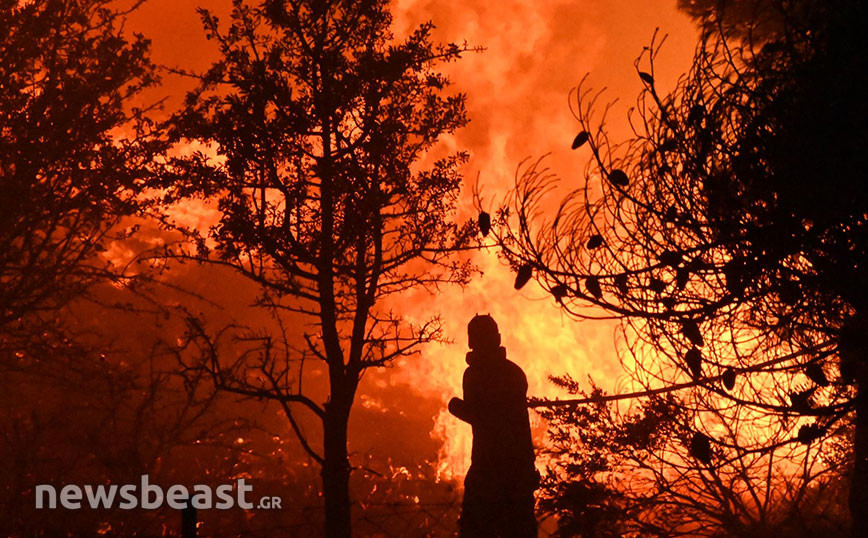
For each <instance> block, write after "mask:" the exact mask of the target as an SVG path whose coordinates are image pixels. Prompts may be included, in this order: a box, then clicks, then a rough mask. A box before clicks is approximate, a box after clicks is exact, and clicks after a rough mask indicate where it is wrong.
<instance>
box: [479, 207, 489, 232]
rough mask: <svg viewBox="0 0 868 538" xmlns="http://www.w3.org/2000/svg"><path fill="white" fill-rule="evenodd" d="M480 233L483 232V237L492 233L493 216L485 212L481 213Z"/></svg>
mask: <svg viewBox="0 0 868 538" xmlns="http://www.w3.org/2000/svg"><path fill="white" fill-rule="evenodd" d="M479 231H480V232H482V237H485V236H487V235H488V232H490V231H491V215H489V214H488V213H486V212H485V211H480V212H479Z"/></svg>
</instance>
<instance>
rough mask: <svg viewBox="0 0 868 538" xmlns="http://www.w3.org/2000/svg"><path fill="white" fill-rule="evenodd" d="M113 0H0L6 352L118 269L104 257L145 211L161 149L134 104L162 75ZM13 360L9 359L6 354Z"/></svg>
mask: <svg viewBox="0 0 868 538" xmlns="http://www.w3.org/2000/svg"><path fill="white" fill-rule="evenodd" d="M108 4H109V2H106V1H104V0H50V1H46V2H19V1H17V0H2V1H0V27H2V28H3V32H2V34H3V35H2V36H0V81H2V82H0V188H2V194H0V353H3V354H4V355H6V354H15V353H19V354H20V353H24V349H25V348H26V347H27V346H28V345H30V343H32V342H33V341H34V340H38V341H44V340H45V339H46V338H47V335H48V333H54V332H56V331H58V329H59V328H58V327H57V326H56V323H55V322H54V320H53V315H54V313H55V312H56V311H57V309H58V308H60V307H62V306H64V305H65V304H67V303H68V302H69V301H70V300H71V299H73V298H75V297H78V296H80V295H81V294H82V293H84V292H85V290H87V289H88V287H89V286H90V285H91V284H93V283H94V282H95V281H97V280H99V279H101V278H118V275H119V270H118V269H119V268H118V267H116V266H114V265H113V264H112V263H111V261H110V260H109V259H108V258H104V257H101V256H100V252H101V251H103V250H105V246H106V244H107V243H108V242H109V241H111V240H113V239H115V238H117V237H118V236H123V235H125V234H126V233H127V232H121V231H119V230H118V228H117V225H118V223H119V222H120V220H121V219H122V218H124V217H126V216H130V215H135V214H138V213H139V212H140V211H141V210H142V200H141V199H140V198H139V196H140V195H141V193H142V189H143V186H144V179H145V178H146V177H147V173H148V170H147V169H148V167H149V164H150V163H151V161H152V158H153V155H154V154H156V153H158V151H159V147H158V145H157V143H156V142H155V137H153V136H151V132H150V126H149V123H148V122H147V121H146V120H145V119H144V117H143V112H142V111H141V110H139V109H135V108H132V105H131V103H132V100H133V98H135V97H136V95H137V94H138V93H139V92H140V91H141V90H142V89H143V88H145V87H148V86H151V85H153V84H154V83H155V82H156V76H155V74H154V68H153V66H152V64H151V63H150V61H149V60H148V42H147V40H146V39H144V38H143V37H142V36H140V35H135V36H133V37H132V38H127V37H125V36H124V35H123V33H122V31H121V20H122V16H123V13H120V12H118V11H115V10H113V9H111V8H109V7H108ZM5 359H6V357H4V360H5Z"/></svg>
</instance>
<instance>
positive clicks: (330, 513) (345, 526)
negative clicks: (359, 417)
mask: <svg viewBox="0 0 868 538" xmlns="http://www.w3.org/2000/svg"><path fill="white" fill-rule="evenodd" d="M349 415H350V414H349V406H343V405H336V402H335V401H332V402H329V403H328V404H326V415H325V420H324V421H323V433H324V438H323V459H324V462H323V466H322V483H323V498H324V499H325V535H326V538H350V535H351V533H352V526H351V522H350V462H349V460H348V459H347V424H348V422H349Z"/></svg>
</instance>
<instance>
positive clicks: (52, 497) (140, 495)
mask: <svg viewBox="0 0 868 538" xmlns="http://www.w3.org/2000/svg"><path fill="white" fill-rule="evenodd" d="M35 491H36V508H37V509H42V508H50V509H52V508H57V501H58V499H60V506H61V507H63V508H66V509H67V510H79V509H81V508H82V506H83V505H85V504H86V505H87V506H89V507H90V508H93V509H97V508H112V507H114V506H115V501H117V507H118V508H120V509H123V510H132V509H134V508H144V509H145V510H156V509H158V508H160V507H161V506H162V505H163V502H165V503H166V504H168V505H169V506H170V507H171V508H175V509H176V510H183V509H184V508H188V507H189V506H191V505H192V506H193V507H194V508H196V509H199V510H209V509H211V508H216V509H217V510H229V509H230V508H232V507H233V506H238V507H239V508H242V509H244V510H252V509H253V508H254V507H255V508H260V509H275V508H280V507H281V506H280V503H281V499H280V497H270V496H266V497H261V498H260V499H259V502H258V503H257V504H256V505H254V503H252V502H250V501H249V500H248V497H247V495H248V494H251V498H252V493H253V486H252V485H250V484H248V483H246V481H245V480H244V479H243V478H239V479H238V480H236V481H235V484H223V485H221V486H217V487H216V488H213V489H212V488H211V486H207V485H205V484H196V485H194V486H193V491H192V494H191V492H190V491H189V490H188V489H187V488H186V487H185V486H181V485H174V486H170V487H169V488H168V489H167V490H166V492H165V495H164V494H163V488H161V487H160V486H158V485H156V484H151V483H150V482H149V481H148V475H142V480H141V483H140V484H126V485H122V486H119V485H117V484H111V485H108V486H107V485H104V484H102V485H99V486H83V487H82V486H76V485H75V484H69V485H66V486H63V487H62V488H61V489H60V494H59V495H58V492H57V489H56V488H55V487H54V486H52V485H50V484H40V485H38V486H36V490H35Z"/></svg>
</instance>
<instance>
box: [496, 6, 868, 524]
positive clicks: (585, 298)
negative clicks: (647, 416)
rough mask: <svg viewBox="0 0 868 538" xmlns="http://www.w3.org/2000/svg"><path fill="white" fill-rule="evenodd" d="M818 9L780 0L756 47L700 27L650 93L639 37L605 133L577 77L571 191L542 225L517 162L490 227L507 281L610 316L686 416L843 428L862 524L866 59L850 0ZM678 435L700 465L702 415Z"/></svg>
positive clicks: (810, 437) (751, 441) (867, 479)
mask: <svg viewBox="0 0 868 538" xmlns="http://www.w3.org/2000/svg"><path fill="white" fill-rule="evenodd" d="M819 4H821V3H817V4H816V5H814V6H813V8H815V9H811V6H805V5H803V4H800V9H798V10H787V9H786V5H783V6H782V8H783V9H784V11H783V13H784V14H785V15H786V17H784V18H783V19H782V20H784V21H785V22H786V24H785V26H784V27H782V28H781V29H780V30H778V31H776V32H775V33H774V34H773V35H772V36H771V37H769V38H768V39H767V40H766V41H765V42H764V43H762V45H761V46H759V45H757V44H755V43H753V42H751V41H749V40H748V41H737V40H736V41H733V40H732V39H729V37H728V35H727V34H726V33H725V32H721V31H720V25H711V26H710V27H709V28H710V29H707V30H706V32H705V33H704V34H703V36H702V40H701V44H700V46H699V48H698V50H697V54H696V57H695V60H694V63H693V67H692V69H691V70H690V72H689V73H688V74H686V75H685V76H684V77H682V78H681V79H680V81H679V83H678V85H677V87H676V89H675V91H674V92H673V93H671V94H669V95H661V94H659V93H658V91H657V88H656V86H655V80H654V58H655V55H656V53H657V51H658V50H659V48H658V47H656V46H652V47H651V48H650V49H649V51H650V52H649V53H648V54H647V55H646V56H644V60H645V61H646V64H645V65H643V64H642V60H643V58H640V61H637V70H639V76H640V77H641V79H642V80H643V82H644V84H645V89H644V90H643V92H642V93H641V95H640V97H639V100H638V105H637V111H638V116H632V118H633V122H632V123H633V126H634V132H635V137H634V138H633V139H631V140H628V141H627V142H625V143H623V144H619V145H615V144H613V143H611V142H610V141H609V139H608V138H607V136H606V133H605V131H604V130H603V128H602V127H595V125H600V126H601V125H602V121H600V119H599V118H596V119H595V118H594V117H593V113H594V112H595V111H596V110H597V107H596V106H595V96H594V95H593V94H591V93H589V92H588V91H587V90H586V89H583V88H582V87H580V88H579V90H578V92H577V93H576V97H577V102H576V107H575V109H574V114H575V115H576V117H577V119H578V120H579V123H580V125H581V132H580V134H579V135H577V136H576V138H575V140H574V142H573V147H574V148H579V147H583V146H586V147H587V148H588V150H589V151H590V152H591V155H592V159H591V163H590V165H589V169H588V171H587V174H586V177H587V181H586V183H585V185H584V187H582V188H580V189H578V190H577V191H575V192H573V193H571V194H570V195H568V196H567V197H566V199H565V200H564V201H563V202H562V203H561V205H560V206H558V209H557V210H556V213H555V215H554V217H553V218H551V219H550V220H544V218H543V215H545V212H544V210H545V208H546V206H545V205H544V201H543V200H544V195H545V193H546V192H548V191H549V190H550V188H551V187H553V183H552V181H553V180H552V179H551V176H550V175H549V174H547V173H546V172H545V171H543V170H542V169H541V168H540V167H539V166H538V165H536V166H533V165H532V166H530V167H526V168H525V170H524V172H523V173H522V174H521V175H520V176H519V178H518V181H517V188H516V191H515V192H514V195H513V198H512V199H511V200H510V201H509V202H508V205H510V206H511V208H512V209H513V211H515V212H516V213H517V215H516V220H515V221H512V222H515V224H513V226H512V227H508V226H507V227H505V228H499V229H498V230H497V232H496V233H497V234H498V237H499V240H500V243H501V245H502V247H503V253H504V255H505V256H506V257H507V259H508V260H509V261H510V263H511V264H512V265H513V266H514V267H515V268H517V269H518V270H519V275H520V276H522V277H524V276H526V275H528V274H529V273H530V272H533V271H535V272H536V275H537V277H538V279H539V280H540V281H541V283H542V284H543V285H544V286H545V287H546V288H547V289H549V290H550V291H551V293H552V294H553V295H554V296H555V297H556V299H557V300H558V301H559V302H560V303H561V304H562V305H563V308H564V310H565V311H567V312H569V313H571V314H573V315H575V316H577V317H582V318H587V317H595V316H600V315H603V316H615V317H618V318H620V319H622V320H623V322H624V323H623V334H624V336H625V339H624V342H625V343H626V346H627V350H628V353H629V355H630V356H631V358H632V359H633V360H634V362H635V364H636V371H635V372H634V373H635V374H636V376H637V377H638V378H639V379H640V380H642V381H643V382H645V383H646V384H647V385H648V386H654V387H655V388H657V387H660V386H663V387H666V386H668V387H669V388H670V389H672V390H675V389H679V390H682V391H684V392H685V393H686V394H687V396H681V397H680V398H679V400H680V402H681V405H682V406H683V407H684V408H685V409H688V410H691V411H693V412H695V413H701V412H702V411H703V410H713V411H714V412H715V413H716V414H717V415H719V418H720V420H721V421H723V422H724V423H727V422H729V423H735V422H737V421H738V420H740V416H742V414H743V413H745V412H746V410H749V411H750V412H752V413H757V414H760V415H762V414H768V415H770V416H777V417H779V420H780V421H781V423H782V424H784V425H788V427H789V429H790V431H791V438H790V442H791V443H806V444H812V445H814V444H816V445H817V446H819V447H823V446H825V445H824V443H825V441H824V439H826V438H827V437H828V435H829V434H830V432H831V431H833V430H835V429H836V428H838V427H839V426H840V424H841V423H842V421H843V423H845V424H846V423H850V422H853V423H854V424H855V428H854V429H855V434H854V443H853V454H852V455H853V460H855V461H854V471H853V473H854V474H853V478H852V481H851V484H852V488H851V492H850V507H851V512H852V516H853V534H854V536H864V535H865V533H866V532H868V530H866V529H868V520H866V517H868V516H866V513H865V510H864V509H863V508H862V507H864V506H866V505H868V489H866V488H868V367H866V349H865V348H866V345H865V343H864V340H863V338H864V334H865V333H866V328H868V324H866V321H865V320H866V312H868V301H866V299H868V293H866V290H868V286H866V284H868V282H866V276H865V275H866V274H868V272H866V269H868V265H866V262H868V233H866V231H868V228H866V226H868V198H866V196H868V190H866V189H865V188H864V177H865V176H864V175H865V170H866V164H868V163H866V153H865V152H864V151H863V148H862V146H863V145H864V141H865V139H866V135H868V132H866V125H868V123H866V121H865V120H866V118H868V114H866V113H868V110H866V102H865V100H864V99H863V97H862V92H863V88H864V87H865V84H866V82H868V80H866V77H868V75H866V73H868V70H866V67H868V65H866V58H865V56H864V55H863V54H861V52H857V51H858V50H859V47H858V46H857V45H856V44H858V43H859V42H860V40H861V34H862V32H863V31H864V27H865V22H866V20H868V19H866V13H865V9H864V7H863V6H861V5H860V4H859V3H858V2H851V1H847V0H843V1H841V2H835V3H833V4H829V3H822V4H823V5H819ZM802 8H804V9H802ZM637 117H638V121H637V120H636V118H637ZM500 216H501V222H506V221H509V219H510V216H511V215H510V213H509V212H505V213H501V215H500ZM522 279H524V278H522ZM517 284H518V282H517ZM588 306H597V307H602V308H603V309H605V310H606V311H607V312H606V313H603V314H600V310H594V309H588V308H587V307H588ZM695 429H696V431H695V432H694V434H693V437H692V438H691V443H693V442H694V441H695V442H696V443H699V444H705V443H706V442H707V443H708V444H709V446H710V447H711V448H712V452H711V453H712V456H711V457H712V459H713V458H714V457H713V453H714V451H713V448H714V447H715V446H718V445H720V446H722V441H721V440H720V439H718V438H717V437H718V436H717V435H716V434H715V431H714V430H712V429H711V424H710V423H707V422H704V421H702V420H700V421H697V424H696V426H695ZM738 441H739V448H740V449H742V450H748V451H759V450H767V449H768V448H769V446H768V443H767V440H766V439H763V438H762V437H757V436H743V437H742V438H739V440H738ZM703 459H704V458H699V459H698V460H697V461H698V462H699V463H707V462H703V461H701V460H703Z"/></svg>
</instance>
